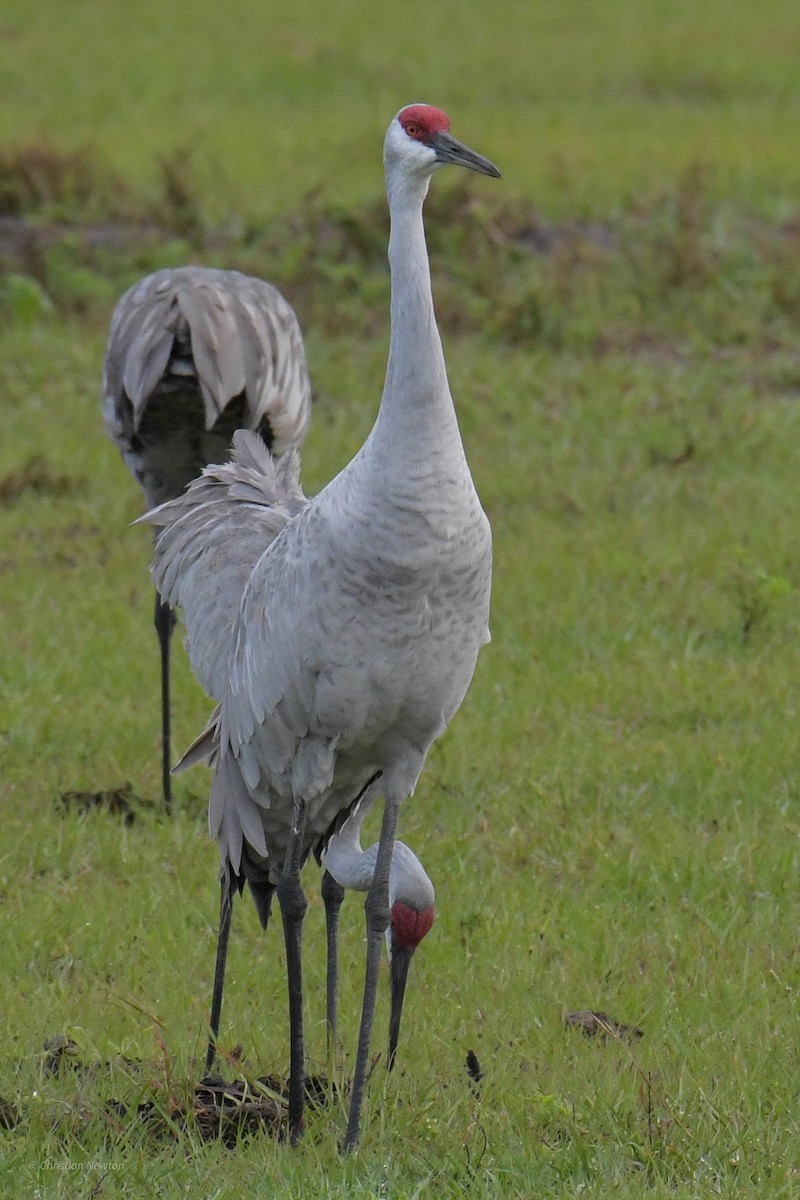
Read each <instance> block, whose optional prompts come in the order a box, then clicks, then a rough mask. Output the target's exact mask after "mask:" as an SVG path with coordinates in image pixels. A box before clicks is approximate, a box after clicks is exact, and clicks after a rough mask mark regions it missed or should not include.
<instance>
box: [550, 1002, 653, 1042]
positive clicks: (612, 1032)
mask: <svg viewBox="0 0 800 1200" xmlns="http://www.w3.org/2000/svg"><path fill="white" fill-rule="evenodd" d="M564 1024H565V1025H566V1026H567V1028H568V1029H577V1030H579V1031H580V1032H581V1033H582V1034H583V1035H584V1036H585V1037H599V1038H600V1039H601V1040H605V1039H606V1038H609V1037H613V1038H618V1039H621V1040H623V1041H625V1040H628V1041H630V1040H631V1039H633V1040H638V1039H639V1038H643V1037H644V1030H643V1029H638V1028H637V1027H636V1026H635V1025H622V1024H621V1023H620V1022H619V1021H616V1020H615V1019H614V1017H610V1016H609V1015H608V1013H605V1012H592V1011H591V1010H590V1009H581V1010H580V1011H578V1012H573V1013H569V1014H568V1015H567V1016H566V1017H565V1018H564Z"/></svg>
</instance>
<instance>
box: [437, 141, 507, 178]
mask: <svg viewBox="0 0 800 1200" xmlns="http://www.w3.org/2000/svg"><path fill="white" fill-rule="evenodd" d="M430 144H431V146H432V147H433V149H434V150H435V151H436V161H437V162H440V163H453V165H454V166H456V167H469V169H470V170H471V171H479V172H480V174H481V175H491V177H492V178H493V179H499V178H500V172H499V171H498V169H497V167H496V166H495V165H494V163H493V162H489V159H488V158H484V157H483V155H482V154H476V153H475V151H474V150H470V148H469V146H465V145H464V143H463V142H459V141H458V140H457V139H456V138H454V137H453V136H452V134H449V133H446V132H445V131H444V130H440V131H439V133H437V134H436V136H435V137H434V138H433V139H432V141H431V143H430Z"/></svg>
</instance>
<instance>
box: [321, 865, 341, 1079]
mask: <svg viewBox="0 0 800 1200" xmlns="http://www.w3.org/2000/svg"><path fill="white" fill-rule="evenodd" d="M322 900H323V903H324V905H325V925H326V928H327V932H328V980H327V1003H326V1014H327V1024H328V1057H329V1058H332V1056H333V1052H334V1050H335V1047H336V1026H337V1013H338V1008H337V1000H338V991H339V945H338V937H339V909H340V908H341V907H342V901H343V900H344V888H343V887H342V886H341V884H339V883H337V882H336V880H335V879H334V878H333V876H332V875H331V873H330V871H326V872H325V874H324V875H323V876H322Z"/></svg>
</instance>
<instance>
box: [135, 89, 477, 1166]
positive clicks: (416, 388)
mask: <svg viewBox="0 0 800 1200" xmlns="http://www.w3.org/2000/svg"><path fill="white" fill-rule="evenodd" d="M449 129H450V122H449V120H448V118H447V116H446V115H445V114H444V113H443V112H441V111H440V110H439V109H436V108H432V107H430V106H428V105H422V104H414V105H410V106H408V107H406V108H403V109H401V111H400V112H399V113H398V114H397V116H396V117H395V118H394V119H393V120H392V122H391V124H390V126H389V129H388V131H387V134H386V139H385V142H384V163H385V170H386V186H387V194H388V200H389V210H390V217H391V234H390V239H389V265H390V270H391V279H392V285H391V339H390V348H389V362H388V366H387V372H386V382H385V385H384V391H383V397H382V400H381V404H380V409H379V412H378V416H377V419H376V422H375V425H374V426H373V429H372V432H371V433H370V435H369V437H368V438H367V441H366V442H365V444H364V445H363V446H362V448H361V450H360V451H359V452H358V454H357V455H356V456H355V458H354V459H353V460H352V461H351V462H350V463H349V464H348V465H347V466H346V467H345V468H344V470H342V471H341V472H340V473H339V474H338V475H337V476H336V477H335V478H334V479H333V480H332V481H331V482H330V483H329V484H328V485H327V487H325V488H323V490H322V491H321V492H319V493H318V494H317V495H316V496H315V497H314V498H313V499H312V500H310V501H307V500H306V499H305V497H304V496H303V493H302V491H301V490H300V486H299V482H298V478H297V470H298V458H297V455H296V454H295V453H293V452H290V453H289V454H287V455H285V456H284V457H283V458H282V459H280V460H278V461H273V460H272V459H271V458H270V456H269V455H268V454H267V452H266V451H265V450H264V449H263V448H262V447H261V446H259V445H258V443H257V442H256V440H255V439H254V438H253V437H252V435H250V434H248V433H246V432H243V431H240V432H238V433H237V434H235V436H234V457H233V460H232V461H231V463H230V464H228V465H226V466H221V467H211V468H208V469H207V470H206V471H205V472H204V474H203V476H202V477H201V478H200V479H198V480H196V481H195V482H194V483H193V484H191V485H190V487H189V489H188V491H187V492H186V494H185V495H184V496H182V497H180V498H179V499H177V500H174V501H172V502H170V503H167V504H165V505H162V506H161V507H160V508H159V509H156V510H155V512H153V513H150V514H148V515H147V516H146V517H145V518H142V519H143V520H146V521H148V522H150V523H151V524H153V525H155V526H158V527H160V528H161V529H162V532H161V534H160V536H159V537H158V540H157V543H156V553H155V559H154V564H153V578H154V580H155V583H156V586H157V587H158V588H159V591H160V592H161V594H162V595H163V596H164V597H165V599H166V600H167V601H168V602H170V603H172V604H179V605H181V606H182V608H183V611H184V616H185V620H186V628H187V648H188V650H189V655H190V658H191V661H192V665H193V668H194V670H195V673H196V674H197V676H198V678H199V679H200V681H201V683H202V684H203V686H204V687H205V688H206V690H207V692H208V693H209V695H210V696H211V697H213V699H215V700H216V701H217V707H216V709H215V710H214V713H213V714H212V717H211V720H210V721H209V724H208V725H207V727H206V729H205V730H204V731H203V732H202V734H201V735H200V737H199V738H198V739H197V740H196V741H195V742H194V743H193V745H192V746H191V747H190V748H189V750H188V751H187V753H186V754H185V755H184V757H183V759H182V760H181V763H180V764H179V768H180V767H187V766H191V765H192V764H193V763H195V762H199V761H205V762H208V763H209V764H210V765H212V766H213V767H214V776H213V781H212V785H211V795H210V799H209V828H210V832H211V834H212V836H213V837H216V838H217V841H218V844H219V850H220V858H221V864H222V869H221V885H222V886H221V892H222V903H221V920H220V939H219V943H218V955H217V972H216V975H215V1000H216V993H217V985H218V984H220V980H221V975H220V963H222V969H223V970H224V949H223V946H224V943H225V942H226V941H227V931H228V928H229V924H230V908H231V902H232V897H233V895H234V890H235V888H236V887H239V888H240V889H241V888H242V887H243V886H244V883H245V882H247V884H248V886H249V887H250V890H251V892H252V894H253V897H254V900H255V903H256V907H257V909H258V912H259V916H260V917H261V921H262V924H264V925H265V924H266V920H267V918H268V915H269V908H270V903H271V899H272V894H273V892H276V893H277V897H278V902H279V905H280V909H281V916H282V920H283V927H284V937H285V943H286V969H287V976H288V990H289V1022H290V1043H291V1044H290V1060H291V1062H290V1082H289V1112H288V1116H289V1128H290V1136H291V1139H292V1141H296V1140H297V1138H298V1137H299V1135H300V1133H301V1131H302V1124H303V1083H304V1041H303V1011H302V974H301V930H302V921H303V916H304V914H305V909H306V899H305V896H304V893H303V890H302V887H301V883H300V870H301V867H302V865H303V863H304V861H305V859H306V858H307V856H308V855H309V853H311V852H312V851H315V852H317V853H319V854H320V855H322V854H323V853H324V854H325V860H326V862H327V865H328V870H329V872H330V874H331V875H332V876H333V877H334V878H336V874H337V871H339V869H340V864H338V863H337V853H336V852H337V850H343V851H344V852H345V853H344V856H345V858H348V857H349V858H350V859H351V860H352V854H350V855H348V854H347V846H346V841H347V838H348V836H352V829H353V826H351V829H350V830H348V829H347V818H348V817H351V819H352V818H353V817H357V811H358V806H359V804H360V805H361V806H363V807H367V806H369V805H370V804H371V803H372V802H373V801H374V800H375V799H376V798H377V796H378V795H382V797H383V802H384V808H383V821H382V825H381V832H380V839H379V842H378V845H377V850H376V851H375V854H374V861H373V862H372V863H371V864H370V876H371V878H370V881H369V884H368V891H367V899H366V903H365V912H366V925H367V964H366V976H365V984H364V999H363V1005H362V1012H361V1026H360V1032H359V1040H358V1051H357V1055H356V1065H355V1071H354V1077H353V1087H352V1094H351V1103H350V1113H349V1119H348V1124H347V1131H346V1134H345V1139H344V1149H345V1150H350V1149H352V1148H353V1147H354V1146H355V1145H356V1143H357V1141H358V1136H359V1126H360V1116H361V1107H362V1102H363V1096H364V1087H365V1081H366V1073H367V1063H368V1057H369V1045H370V1035H371V1029H372V1023H373V1017H374V1011H375V995H376V987H377V978H378V970H379V966H380V957H381V941H382V937H383V935H384V933H385V931H386V930H387V928H389V926H390V925H391V926H392V929H393V931H394V930H395V929H398V930H399V934H400V938H401V940H405V941H410V942H413V941H414V939H415V938H416V939H417V941H418V940H419V935H420V933H421V932H422V931H423V930H424V927H425V924H426V922H428V921H430V919H431V918H432V913H431V912H429V911H428V909H429V908H430V904H428V905H427V906H426V907H424V908H422V909H420V907H419V904H420V900H419V898H418V897H417V896H416V895H415V894H414V893H413V891H412V893H411V894H408V893H407V891H406V885H407V874H406V871H405V870H403V867H402V863H401V862H400V859H401V858H402V857H403V856H402V855H401V856H400V857H398V852H397V849H396V846H397V843H396V841H395V832H396V829H397V822H398V810H399V806H400V804H401V802H402V801H403V800H404V799H405V798H406V797H407V796H410V795H411V794H412V793H413V791H414V789H415V786H416V783H417V780H418V778H419V775H420V772H421V770H422V766H423V764H424V762H425V758H426V755H427V752H428V749H429V748H430V746H431V744H432V743H433V741H434V740H435V739H436V738H437V737H439V735H440V734H442V733H443V732H444V730H445V729H446V727H447V725H448V723H449V721H450V719H451V717H452V716H453V715H454V713H455V712H456V710H457V709H458V707H459V705H460V704H461V701H462V700H463V698H464V696H465V694H466V691H467V688H468V686H469V683H470V680H471V679H472V675H473V672H474V669H475V664H476V660H477V656H478V652H479V650H480V647H481V646H482V645H483V644H484V643H485V642H487V641H488V640H489V628H488V619H489V593H490V582H491V532H490V528H489V522H488V520H487V518H486V515H485V513H484V512H483V509H482V508H481V505H480V501H479V499H478V496H477V493H476V491H475V487H474V484H473V481H472V477H471V475H470V472H469V467H468V465H467V461H466V458H465V455H464V449H463V445H462V441H461V436H460V433H459V429H458V423H457V419H456V414H455V408H454V406H453V401H452V398H451V395H450V390H449V386H448V382H447V373H446V369H445V362H444V355H443V352H442V346H441V341H440V338H439V332H438V329H437V325H436V319H435V316H434V310H433V299H432V295H431V281H430V268H429V263H428V255H427V250H426V246H425V233H424V227H423V220H422V206H423V201H424V199H425V196H426V194H427V191H428V186H429V183H430V180H431V176H432V175H433V172H434V170H435V169H436V168H437V167H439V166H440V165H443V164H445V163H453V164H456V165H460V166H464V167H469V168H471V169H472V170H475V171H478V172H481V173H483V174H485V175H491V176H494V177H498V176H499V172H498V170H497V168H496V167H495V166H494V165H493V164H492V163H490V162H489V161H488V159H485V158H482V157H481V156H480V155H478V154H476V153H475V152H474V151H472V150H470V149H469V148H468V147H466V146H464V145H462V143H460V142H458V141H456V139H455V138H454V137H452V136H451V134H450V132H449ZM355 823H357V822H355ZM337 837H338V838H339V841H338V843H337V841H336V839H337ZM350 849H351V851H352V846H351V847H350ZM398 864H400V865H398ZM393 870H394V872H395V874H394V883H393V879H392V874H393ZM343 881H344V877H343V878H342V879H340V882H343ZM226 898H227V912H226ZM398 1021H399V1018H398ZM212 1028H213V1014H212Z"/></svg>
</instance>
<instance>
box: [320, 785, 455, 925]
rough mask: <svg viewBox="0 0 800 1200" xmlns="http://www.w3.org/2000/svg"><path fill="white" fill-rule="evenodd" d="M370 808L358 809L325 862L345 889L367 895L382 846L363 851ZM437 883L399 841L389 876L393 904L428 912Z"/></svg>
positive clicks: (333, 841)
mask: <svg viewBox="0 0 800 1200" xmlns="http://www.w3.org/2000/svg"><path fill="white" fill-rule="evenodd" d="M369 807H370V806H369V805H365V806H362V807H360V808H359V809H357V810H356V812H355V813H354V814H353V816H352V817H351V818H350V819H349V821H346V822H345V824H344V826H343V827H342V829H341V831H340V832H339V833H338V834H337V835H336V836H335V837H333V838H331V840H330V842H329V843H328V845H327V846H326V848H325V850H324V851H323V853H322V862H323V864H324V866H325V868H326V869H327V870H328V871H330V873H331V875H332V876H333V878H334V879H335V880H336V882H337V883H338V884H340V885H341V887H344V888H350V889H351V890H352V891H355V892H366V891H368V890H369V886H370V884H371V883H372V876H373V875H374V873H375V863H376V861H377V858H378V843H377V842H376V843H375V844H374V845H372V846H370V847H369V848H368V849H366V850H362V849H361V824H362V822H363V820H364V817H365V816H366V813H367V812H368V811H369ZM435 898H436V897H435V893H434V890H433V884H432V883H431V881H430V879H429V877H428V874H427V872H426V870H425V868H424V867H423V865H422V863H421V862H420V861H419V859H418V858H417V856H416V854H415V853H414V851H413V850H411V849H410V848H409V847H408V846H406V844H405V842H395V844H394V848H393V851H392V867H391V872H390V875H389V905H390V907H391V906H393V905H394V904H395V902H396V901H398V900H399V901H400V902H401V903H402V904H405V905H407V906H408V907H409V908H411V909H413V910H414V911H415V912H424V911H425V910H426V909H428V908H431V907H432V906H433V902H434V900H435Z"/></svg>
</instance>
